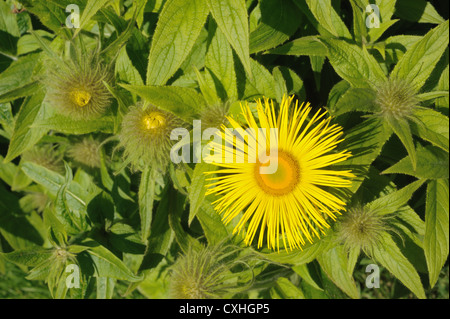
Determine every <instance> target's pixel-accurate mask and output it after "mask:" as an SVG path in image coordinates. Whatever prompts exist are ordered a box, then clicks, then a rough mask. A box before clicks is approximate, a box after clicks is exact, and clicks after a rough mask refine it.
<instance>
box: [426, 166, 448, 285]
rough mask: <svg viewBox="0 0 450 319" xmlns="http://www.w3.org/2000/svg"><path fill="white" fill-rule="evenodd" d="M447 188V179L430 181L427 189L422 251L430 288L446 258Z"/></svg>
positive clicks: (434, 282)
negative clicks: (425, 261)
mask: <svg viewBox="0 0 450 319" xmlns="http://www.w3.org/2000/svg"><path fill="white" fill-rule="evenodd" d="M447 164H448V163H447ZM448 188H449V187H448V178H447V179H438V180H434V181H430V182H429V183H428V188H427V200H426V209H425V238H424V251H425V258H426V260H427V266H428V272H429V276H430V287H433V286H434V285H435V284H436V281H437V280H438V278H439V273H440V271H441V268H442V267H443V266H444V264H445V262H446V260H447V258H448V252H449V200H448V198H449V189H448Z"/></svg>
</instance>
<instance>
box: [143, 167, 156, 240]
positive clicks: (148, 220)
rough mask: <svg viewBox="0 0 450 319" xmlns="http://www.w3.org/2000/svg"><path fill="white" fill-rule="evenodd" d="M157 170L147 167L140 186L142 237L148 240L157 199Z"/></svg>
mask: <svg viewBox="0 0 450 319" xmlns="http://www.w3.org/2000/svg"><path fill="white" fill-rule="evenodd" d="M155 174H156V170H154V169H153V168H152V167H146V168H145V169H144V171H143V172H142V175H141V183H140V186H139V215H140V217H141V237H142V241H143V242H146V241H147V238H148V236H149V235H150V226H151V224H152V218H153V203H154V200H155V186H156V178H155Z"/></svg>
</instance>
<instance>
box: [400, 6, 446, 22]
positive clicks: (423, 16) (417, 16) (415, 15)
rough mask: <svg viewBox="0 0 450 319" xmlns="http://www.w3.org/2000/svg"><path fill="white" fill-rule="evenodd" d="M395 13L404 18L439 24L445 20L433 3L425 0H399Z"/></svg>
mask: <svg viewBox="0 0 450 319" xmlns="http://www.w3.org/2000/svg"><path fill="white" fill-rule="evenodd" d="M395 14H396V15H397V16H399V17H400V18H402V19H405V20H408V21H413V22H420V23H436V24H439V23H442V22H444V21H445V20H444V19H443V18H442V17H441V16H440V15H439V13H438V12H437V11H436V9H435V8H434V7H433V5H432V4H431V3H430V2H429V1H425V0H397V1H396V2H395Z"/></svg>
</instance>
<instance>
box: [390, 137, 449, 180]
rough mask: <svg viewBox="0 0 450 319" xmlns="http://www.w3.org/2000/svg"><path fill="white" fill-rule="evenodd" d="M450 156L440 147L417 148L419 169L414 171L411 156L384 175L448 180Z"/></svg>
mask: <svg viewBox="0 0 450 319" xmlns="http://www.w3.org/2000/svg"><path fill="white" fill-rule="evenodd" d="M448 161H449V156H448V153H447V152H444V151H443V150H441V149H440V148H438V147H434V146H432V145H428V146H425V147H422V146H420V145H418V147H417V168H416V169H413V167H412V165H411V160H410V159H409V156H407V157H405V158H403V159H401V160H400V161H399V162H398V163H396V164H394V165H393V166H391V167H389V168H388V169H386V170H385V171H384V172H383V173H382V174H406V175H411V176H414V177H417V178H425V179H440V178H448V177H449V170H448Z"/></svg>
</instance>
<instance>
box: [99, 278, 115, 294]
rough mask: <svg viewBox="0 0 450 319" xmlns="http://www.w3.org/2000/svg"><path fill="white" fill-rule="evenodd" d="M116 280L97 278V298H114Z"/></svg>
mask: <svg viewBox="0 0 450 319" xmlns="http://www.w3.org/2000/svg"><path fill="white" fill-rule="evenodd" d="M115 284H116V280H115V279H113V278H106V277H98V278H97V299H112V298H113V296H114V287H115Z"/></svg>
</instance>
